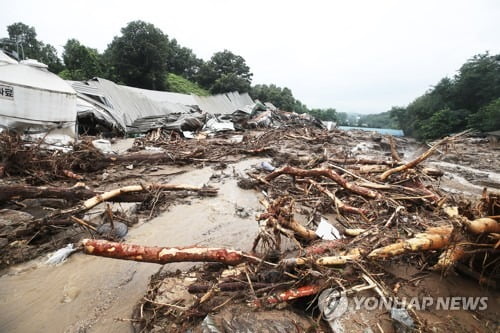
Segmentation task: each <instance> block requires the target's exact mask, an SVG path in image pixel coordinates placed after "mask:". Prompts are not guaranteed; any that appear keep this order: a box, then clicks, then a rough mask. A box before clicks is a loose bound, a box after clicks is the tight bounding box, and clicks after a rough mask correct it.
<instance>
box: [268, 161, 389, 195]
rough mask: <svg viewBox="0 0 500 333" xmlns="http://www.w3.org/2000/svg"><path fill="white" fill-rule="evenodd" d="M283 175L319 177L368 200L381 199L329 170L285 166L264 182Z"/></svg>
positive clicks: (376, 193)
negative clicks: (325, 178)
mask: <svg viewBox="0 0 500 333" xmlns="http://www.w3.org/2000/svg"><path fill="white" fill-rule="evenodd" d="M284 174H287V175H292V176H300V177H321V176H322V177H327V178H330V179H331V180H333V181H334V182H336V183H337V184H339V185H340V186H342V187H343V188H345V189H346V190H349V191H352V192H354V193H357V194H360V195H362V196H365V197H369V198H380V197H381V195H380V193H378V192H376V191H373V190H370V189H368V188H366V187H361V186H359V185H356V184H354V183H350V182H348V181H347V180H345V179H344V178H343V177H342V176H340V175H339V174H338V173H336V172H335V171H333V170H331V169H321V168H316V169H310V170H305V169H300V168H295V167H291V166H286V167H283V168H281V169H278V170H276V171H273V172H272V173H270V174H269V175H267V176H266V178H265V180H266V181H271V180H272V179H274V178H276V177H278V176H280V175H284Z"/></svg>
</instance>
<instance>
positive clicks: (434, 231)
mask: <svg viewBox="0 0 500 333" xmlns="http://www.w3.org/2000/svg"><path fill="white" fill-rule="evenodd" d="M452 231H453V227H436V228H429V229H427V231H426V232H424V233H420V234H416V235H415V237H414V238H410V239H407V240H404V241H401V242H398V243H394V244H390V245H387V246H384V247H381V248H378V249H375V250H373V251H372V252H370V254H368V258H372V259H385V258H390V257H394V256H397V255H400V254H403V253H408V252H417V251H428V250H437V249H442V248H444V247H446V246H447V245H448V243H449V241H450V237H451V232H452Z"/></svg>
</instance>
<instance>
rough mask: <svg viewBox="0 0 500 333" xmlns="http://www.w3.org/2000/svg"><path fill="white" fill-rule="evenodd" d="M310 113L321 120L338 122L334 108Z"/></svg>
mask: <svg viewBox="0 0 500 333" xmlns="http://www.w3.org/2000/svg"><path fill="white" fill-rule="evenodd" d="M308 113H309V114H310V115H312V116H314V117H316V118H318V119H320V120H325V121H337V111H335V109H332V108H328V109H311V110H309V111H308Z"/></svg>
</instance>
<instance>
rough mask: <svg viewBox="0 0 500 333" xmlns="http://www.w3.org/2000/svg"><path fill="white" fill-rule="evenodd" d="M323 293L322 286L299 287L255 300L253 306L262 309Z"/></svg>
mask: <svg viewBox="0 0 500 333" xmlns="http://www.w3.org/2000/svg"><path fill="white" fill-rule="evenodd" d="M320 291H321V288H320V286H317V285H310V286H303V287H299V288H297V289H290V290H287V291H283V292H280V293H276V294H274V295H270V296H267V297H263V298H259V299H256V300H254V301H253V302H252V303H251V305H253V306H254V307H257V308H258V307H262V306H266V305H267V306H269V305H273V304H278V303H282V302H286V301H291V300H293V299H296V298H300V297H306V296H311V295H315V294H317V293H319V292H320Z"/></svg>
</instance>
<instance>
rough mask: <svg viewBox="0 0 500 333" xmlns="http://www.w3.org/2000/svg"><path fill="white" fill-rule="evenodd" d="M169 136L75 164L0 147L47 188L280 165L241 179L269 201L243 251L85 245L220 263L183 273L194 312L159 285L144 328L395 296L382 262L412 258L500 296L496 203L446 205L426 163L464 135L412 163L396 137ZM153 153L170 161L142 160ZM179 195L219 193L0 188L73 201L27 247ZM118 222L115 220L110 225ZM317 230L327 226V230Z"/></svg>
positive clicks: (39, 222) (81, 157)
mask: <svg viewBox="0 0 500 333" xmlns="http://www.w3.org/2000/svg"><path fill="white" fill-rule="evenodd" d="M164 134H165V133H162V132H158V133H156V134H155V133H151V134H150V135H149V136H147V137H146V138H143V139H140V140H137V144H136V150H139V151H136V152H133V153H127V154H123V155H105V154H102V153H100V152H99V151H97V150H96V149H95V148H93V147H91V146H90V144H89V143H88V142H87V143H85V141H84V142H83V143H81V144H80V146H75V147H74V148H73V152H72V153H71V154H64V153H61V152H56V153H48V152H45V151H43V152H42V150H40V149H39V147H37V146H25V145H23V144H21V143H20V142H19V141H15V140H19V139H18V138H16V137H12V136H7V137H6V136H3V137H2V140H3V142H4V143H5V142H7V144H6V145H5V146H4V147H3V148H2V151H1V156H2V169H0V170H1V171H2V172H3V174H4V175H9V174H22V175H25V176H26V175H28V176H30V177H34V178H35V179H39V180H40V181H42V180H43V181H45V182H46V181H48V180H49V179H51V177H52V179H53V177H60V176H61V175H63V176H65V177H70V178H78V177H80V176H81V175H80V174H79V173H83V174H84V176H87V175H86V174H85V173H86V172H89V171H95V170H99V169H101V168H105V167H106V166H109V165H113V164H120V163H122V164H125V163H130V162H134V163H136V162H139V163H140V162H144V161H146V162H148V163H151V162H153V163H169V164H170V163H175V164H185V163H221V162H224V161H226V162H230V161H234V160H228V159H227V157H228V156H233V157H234V156H241V158H243V157H244V156H245V155H248V154H251V155H254V154H264V155H267V156H270V157H272V158H273V159H272V161H271V163H270V164H268V165H266V166H264V167H263V168H262V169H261V170H260V171H259V172H251V173H249V174H248V178H246V179H242V180H241V181H240V184H241V186H242V187H244V188H248V189H249V188H254V189H256V190H258V192H259V193H263V194H264V197H263V198H262V200H261V203H262V208H263V212H262V213H261V214H260V215H259V216H258V217H257V223H258V225H259V232H258V234H257V235H255V241H254V245H253V247H252V248H251V249H246V250H247V251H241V250H234V249H225V248H219V247H213V248H205V247H197V246H192V247H182V248H181V247H173V246H168V247H151V246H142V245H138V244H127V243H121V242H116V241H110V240H105V239H98V238H99V237H95V238H92V239H90V238H89V239H84V240H83V241H81V242H79V243H78V245H79V248H80V249H81V250H82V251H83V252H84V253H86V254H89V255H96V256H104V257H109V258H115V259H123V260H135V261H142V262H152V263H158V264H167V263H171V262H207V263H213V264H210V265H208V266H206V267H204V268H203V269H196V270H194V271H193V272H191V275H189V276H182V277H179V276H177V277H176V278H180V279H181V280H182V283H184V284H185V288H186V290H187V291H188V292H189V293H191V294H193V295H196V297H194V301H193V302H189V303H188V302H185V301H183V300H176V301H175V302H174V303H166V302H159V301H158V300H155V298H154V295H155V293H156V292H157V291H158V290H157V289H158V288H159V287H158V286H159V285H155V284H153V286H152V289H151V290H150V291H149V292H148V296H147V297H145V299H144V301H143V303H142V304H141V305H140V311H139V312H138V315H137V320H139V321H140V322H141V324H142V325H144V326H145V327H150V326H148V325H152V323H154V321H155V320H157V319H158V318H159V317H164V318H168V321H169V323H174V324H175V325H177V326H175V327H176V329H179V330H182V329H183V328H186V327H188V326H189V325H191V324H192V322H190V321H189V320H187V319H193V318H195V319H201V318H205V316H206V315H207V313H210V312H213V311H217V310H218V309H221V308H223V307H224V306H226V305H229V304H231V303H235V302H244V303H247V304H249V305H250V306H251V307H253V308H263V307H268V306H273V305H275V304H278V303H283V302H287V301H289V300H293V299H297V298H303V297H308V296H312V295H316V294H319V293H320V292H321V291H323V290H325V289H326V288H331V287H335V288H340V289H341V290H344V291H346V292H349V291H350V292H354V291H355V290H357V289H356V288H357V286H359V285H360V283H361V284H366V283H368V284H367V287H366V288H372V289H374V290H376V291H377V292H378V293H380V294H381V295H385V296H388V295H390V293H391V292H392V290H391V288H388V287H387V286H386V285H385V284H384V281H383V279H382V278H380V277H379V275H378V274H373V273H380V272H383V268H382V267H381V266H382V265H381V264H380V263H382V262H384V261H385V260H405V259H407V258H412V257H414V258H416V260H412V261H410V262H412V263H413V264H414V265H417V266H419V268H420V269H423V268H427V269H433V270H437V271H439V272H442V273H443V274H446V273H447V271H448V270H450V269H455V268H456V269H458V270H460V271H461V272H463V273H465V274H467V275H469V276H471V277H473V278H476V279H477V280H478V281H479V283H480V284H482V285H486V286H489V287H494V288H496V287H498V285H497V283H498V282H497V281H498V279H499V276H500V260H499V259H500V256H499V247H500V224H499V222H498V221H499V218H500V197H499V195H498V194H496V193H490V192H488V191H485V192H484V193H483V196H482V197H481V198H480V199H479V200H477V201H476V202H467V201H465V200H463V199H457V198H454V197H452V196H449V195H445V194H443V193H441V191H440V190H439V186H438V185H439V177H440V176H441V175H442V172H441V171H440V170H438V169H433V168H428V167H425V166H424V165H423V163H422V162H424V161H425V160H426V159H427V158H429V157H430V156H432V155H433V154H434V153H435V152H436V151H438V149H440V147H441V146H444V145H449V144H452V143H453V142H454V140H456V139H457V138H461V137H462V136H463V135H465V134H466V133H460V134H459V135H456V136H453V137H447V138H444V139H442V140H441V141H439V142H437V143H435V145H433V146H432V147H431V148H430V149H428V150H427V151H425V152H423V153H422V154H420V155H419V156H417V157H416V158H413V159H407V160H406V161H403V159H402V158H401V157H400V156H401V151H400V150H398V141H397V140H396V139H393V138H385V139H383V138H381V137H373V138H371V139H372V140H373V141H374V142H377V144H378V145H379V146H383V145H385V148H386V149H387V152H388V154H387V155H384V156H383V157H381V156H380V155H379V156H375V157H366V156H363V157H359V156H358V155H357V153H356V152H355V151H354V150H355V148H356V146H357V144H358V143H359V142H360V140H358V138H357V137H356V135H353V134H346V133H344V132H327V131H322V130H318V129H311V128H304V129H296V130H293V131H285V130H279V129H278V130H270V131H267V132H258V133H252V134H250V133H245V135H244V136H243V139H242V140H241V141H234V140H232V139H231V138H230V137H223V136H222V137H220V136H219V137H216V138H213V139H203V140H184V139H180V138H179V137H176V136H175V135H171V136H165V135H164ZM364 139H366V137H365V138H364ZM149 145H154V146H156V147H161V148H162V149H163V151H161V152H154V153H151V152H145V151H142V150H140V149H143V148H145V147H147V146H149ZM47 154H52V155H47ZM66 171H67V172H66ZM173 190H182V191H187V192H189V193H196V194H201V195H215V194H216V189H213V188H206V187H200V188H198V187H196V188H195V187H190V186H184V185H172V184H150V185H135V186H134V185H133V186H127V187H124V188H120V189H115V190H112V191H102V192H97V191H95V190H90V189H88V188H86V187H84V186H75V187H72V188H60V187H35V186H29V185H1V186H0V202H7V201H8V202H12V201H16V200H21V199H27V198H64V199H68V200H69V201H70V202H72V203H73V204H72V205H71V206H70V207H65V208H63V209H58V210H56V211H53V212H51V213H49V214H48V215H45V216H43V217H41V218H36V219H33V220H32V221H31V222H30V223H28V225H30V226H32V227H30V228H28V229H29V231H28V232H26V231H23V233H24V232H26V234H25V235H24V234H22V235H21V234H19V235H18V234H15V237H17V238H19V237H21V238H22V237H24V239H25V240H26V241H30V237H34V236H33V234H34V233H38V234H39V233H43V230H45V229H46V228H48V227H49V226H50V225H65V224H66V225H67V224H75V223H76V224H78V225H81V226H83V228H87V229H89V230H93V228H94V229H95V226H93V225H91V224H90V223H89V221H85V220H83V215H84V213H85V212H86V211H87V210H89V209H90V208H92V207H94V206H96V205H97V204H100V203H102V202H104V201H115V200H116V201H144V200H147V198H148V197H149V198H151V195H153V194H155V193H158V192H164V191H173ZM324 216H328V221H325V220H323V217H324ZM113 217H114V215H113V213H111V216H110V218H109V219H110V220H111V224H112V221H113ZM320 227H323V228H325V227H326V229H327V232H326V234H325V233H323V232H320V229H321V228H320ZM23 235H24V236H23ZM93 235H95V234H93ZM8 237H10V236H8ZM96 238H97V239H96ZM11 240H12V239H9V241H11ZM228 266H231V267H228ZM339 268H341V269H339ZM363 288H364V287H363ZM358 289H359V288H358ZM313 299H314V298H313ZM415 319H417V322H418V318H415ZM150 328H151V327H150Z"/></svg>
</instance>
